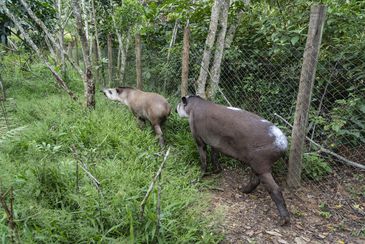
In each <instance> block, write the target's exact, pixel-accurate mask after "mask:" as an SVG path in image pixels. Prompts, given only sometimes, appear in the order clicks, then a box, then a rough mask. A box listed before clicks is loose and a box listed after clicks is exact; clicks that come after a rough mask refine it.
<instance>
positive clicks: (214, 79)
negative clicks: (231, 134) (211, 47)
mask: <svg viewBox="0 0 365 244" xmlns="http://www.w3.org/2000/svg"><path fill="white" fill-rule="evenodd" d="M228 9H229V0H224V2H223V4H222V11H221V14H220V21H219V22H220V27H221V28H220V30H219V33H218V37H217V41H216V49H215V53H214V61H213V66H212V68H211V70H210V74H211V84H210V91H209V92H208V96H209V97H210V98H211V99H214V97H215V94H216V92H217V90H218V88H219V87H218V85H219V78H220V73H221V64H222V58H223V51H224V40H225V38H226V31H227V21H228Z"/></svg>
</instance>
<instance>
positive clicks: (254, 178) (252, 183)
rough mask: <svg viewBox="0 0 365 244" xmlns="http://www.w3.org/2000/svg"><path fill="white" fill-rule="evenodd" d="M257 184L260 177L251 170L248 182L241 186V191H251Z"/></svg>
mask: <svg viewBox="0 0 365 244" xmlns="http://www.w3.org/2000/svg"><path fill="white" fill-rule="evenodd" d="M259 184H260V178H259V177H258V176H257V175H256V174H255V173H253V172H252V173H251V179H250V182H248V184H247V185H245V186H243V187H242V189H241V191H242V192H243V193H251V192H253V191H254V190H255V189H256V187H257V186H258V185H259Z"/></svg>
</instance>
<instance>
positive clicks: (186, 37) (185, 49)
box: [180, 20, 190, 97]
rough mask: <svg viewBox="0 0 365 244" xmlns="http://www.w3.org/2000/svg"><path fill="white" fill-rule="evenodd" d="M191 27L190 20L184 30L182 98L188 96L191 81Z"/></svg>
mask: <svg viewBox="0 0 365 244" xmlns="http://www.w3.org/2000/svg"><path fill="white" fill-rule="evenodd" d="M189 39H190V27H189V20H187V22H186V26H185V28H184V39H183V43H184V45H183V53H182V68H181V89H180V92H181V96H182V97H183V96H186V95H188V79H189V50H190V41H189Z"/></svg>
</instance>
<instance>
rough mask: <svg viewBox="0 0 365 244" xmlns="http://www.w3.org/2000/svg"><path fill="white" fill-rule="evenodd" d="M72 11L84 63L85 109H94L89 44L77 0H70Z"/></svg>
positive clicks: (93, 85)
mask: <svg viewBox="0 0 365 244" xmlns="http://www.w3.org/2000/svg"><path fill="white" fill-rule="evenodd" d="M71 4H72V10H73V13H74V16H75V20H76V27H77V30H78V33H79V36H80V40H81V45H82V53H83V57H84V63H85V77H84V90H85V98H86V107H87V108H95V83H94V81H93V75H92V70H91V69H92V68H91V61H90V54H89V43H88V40H87V38H86V33H85V29H84V24H83V20H82V17H81V16H82V13H81V8H80V5H79V2H78V0H72V1H71Z"/></svg>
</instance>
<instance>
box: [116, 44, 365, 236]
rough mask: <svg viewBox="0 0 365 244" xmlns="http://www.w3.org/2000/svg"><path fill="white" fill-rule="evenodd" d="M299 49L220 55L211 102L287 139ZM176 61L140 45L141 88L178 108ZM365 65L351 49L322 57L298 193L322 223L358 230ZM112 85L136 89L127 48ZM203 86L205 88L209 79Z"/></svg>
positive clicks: (176, 55)
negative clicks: (256, 119) (266, 124)
mask: <svg viewBox="0 0 365 244" xmlns="http://www.w3.org/2000/svg"><path fill="white" fill-rule="evenodd" d="M303 51H304V49H303V48H282V49H280V50H279V51H278V52H271V51H270V50H263V51H261V50H237V49H230V50H226V51H225V57H224V59H223V62H222V65H221V75H220V81H219V89H218V93H217V95H216V97H215V98H214V101H215V102H217V103H220V104H225V105H229V106H235V107H239V108H243V109H245V110H247V111H250V112H254V113H256V114H258V115H260V116H262V117H264V118H265V119H268V120H270V121H272V122H273V123H275V124H276V125H277V126H278V127H280V128H281V129H282V130H283V131H284V132H285V134H286V135H287V136H288V138H289V141H290V139H291V138H290V137H291V129H292V128H291V126H290V125H292V124H293V121H294V114H295V105H296V98H297V93H298V86H299V80H300V73H301V67H302V62H303ZM169 52H170V54H169V58H167V56H168V53H169ZM334 52H341V53H342V54H343V55H342V56H341V57H340V58H338V57H337V58H336V59H333V58H331V56H330V53H334ZM114 53H116V51H115V52H114ZM202 54H203V47H202V46H200V45H194V43H192V44H191V47H190V53H189V79H188V89H189V93H190V94H195V88H196V81H197V79H198V76H199V72H200V67H201V66H200V63H201V58H202ZM212 56H213V55H212ZM181 57H182V47H181V46H177V47H174V48H172V49H170V50H169V49H167V48H166V49H164V50H158V51H157V50H153V49H152V48H149V47H148V46H147V45H144V46H143V59H142V64H143V65H142V70H143V71H142V73H143V82H144V90H147V91H155V92H160V93H162V94H165V95H166V96H168V97H169V100H170V102H171V103H172V104H176V103H177V102H178V101H179V99H180V82H181V63H182V61H181ZM364 67H365V61H364V60H361V59H360V58H356V57H355V58H354V55H352V54H351V50H346V49H343V48H341V49H340V48H339V47H331V46H329V47H326V48H323V49H322V50H321V51H320V56H319V60H318V65H317V72H316V77H315V82H314V87H313V92H312V97H311V106H310V111H309V119H308V127H307V130H306V131H307V134H306V135H307V140H306V141H305V152H304V156H303V157H304V163H303V172H302V181H303V182H302V186H303V187H302V189H307V191H306V194H307V195H305V196H304V195H301V196H302V197H303V198H306V197H308V196H309V197H314V198H315V199H316V204H317V207H318V208H319V209H320V212H319V213H320V214H321V215H326V214H327V215H326V216H325V217H324V218H327V217H328V218H332V219H334V220H335V221H339V222H341V223H346V224H348V225H350V226H351V227H353V228H355V229H357V230H359V229H360V230H361V229H362V228H363V223H365V222H364V221H365V219H364V216H365V215H364V208H365V206H364V205H363V203H364V201H365V185H364V181H365V172H364V170H362V169H360V168H357V167H353V166H350V165H349V164H348V163H349V162H350V163H351V162H355V163H357V164H359V165H363V166H364V165H365V157H364V155H363V152H364V150H365V134H364V133H365V128H364V125H365V122H364V117H365V116H364V115H365V107H364V106H365V105H364V94H365V84H364V74H365V73H364V70H365V68H364ZM208 73H209V72H208ZM115 77H117V75H116V76H115ZM209 79H210V75H209V74H208V80H209ZM113 82H114V85H115V86H117V85H129V86H134V85H135V62H134V51H133V50H130V51H129V56H128V62H127V67H126V73H125V78H124V81H123V83H120V82H119V81H118V78H115V80H114V81H113ZM207 83H208V86H209V81H208V82H207ZM318 145H320V146H318ZM274 172H275V174H276V176H277V177H279V178H281V179H282V183H284V182H285V177H286V174H287V165H286V164H285V163H284V162H280V163H279V164H278V165H277V166H276V167H275V169H274ZM297 194H299V195H300V194H304V193H303V192H302V193H300V192H297ZM311 194H312V195H313V196H311Z"/></svg>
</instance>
